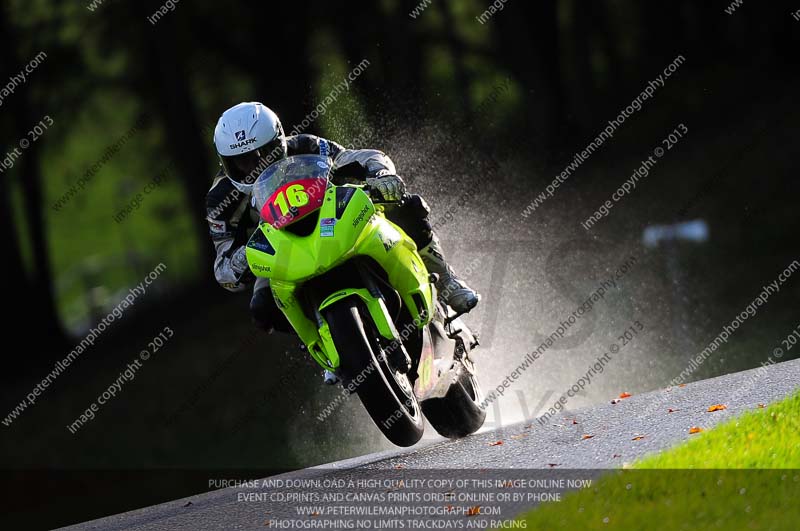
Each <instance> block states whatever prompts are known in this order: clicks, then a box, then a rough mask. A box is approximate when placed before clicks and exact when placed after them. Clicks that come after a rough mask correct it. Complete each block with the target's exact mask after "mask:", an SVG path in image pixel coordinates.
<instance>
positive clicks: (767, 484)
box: [523, 393, 800, 530]
mask: <svg viewBox="0 0 800 531" xmlns="http://www.w3.org/2000/svg"><path fill="white" fill-rule="evenodd" d="M792 469H793V470H792ZM798 469H800V393H796V394H794V395H793V396H791V397H789V398H787V399H785V400H783V401H781V402H778V403H776V404H773V405H771V406H769V407H768V408H764V409H758V410H756V411H752V412H748V413H746V414H744V415H742V416H741V417H738V418H736V419H733V420H731V421H729V422H727V423H725V424H723V425H721V426H719V427H717V428H715V429H713V430H710V431H709V432H706V433H701V434H699V435H697V436H694V438H692V439H691V440H690V441H688V442H687V443H685V444H682V445H680V446H678V447H676V448H674V449H672V450H669V451H666V452H664V453H661V454H657V455H655V456H652V457H649V458H646V459H644V460H642V461H640V462H638V463H636V464H635V465H634V466H633V468H632V469H629V470H620V471H616V472H613V473H611V474H609V475H607V476H604V477H602V478H601V479H599V480H598V481H596V482H595V483H594V484H593V485H592V487H591V488H588V489H584V490H582V491H580V492H576V493H572V494H569V495H567V496H565V497H564V499H563V500H562V501H561V502H555V503H548V504H544V505H542V506H540V507H539V508H537V509H535V510H533V511H531V512H530V513H528V514H527V515H525V516H524V517H523V519H524V520H526V521H527V528H528V529H625V530H634V529H636V530H638V529H698V530H699V529H797V528H798V525H800V503H798V499H800V471H798Z"/></svg>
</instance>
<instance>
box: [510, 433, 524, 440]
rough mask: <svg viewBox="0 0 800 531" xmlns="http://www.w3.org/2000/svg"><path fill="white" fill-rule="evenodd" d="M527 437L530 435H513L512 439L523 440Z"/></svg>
mask: <svg viewBox="0 0 800 531" xmlns="http://www.w3.org/2000/svg"><path fill="white" fill-rule="evenodd" d="M527 436H528V434H527V433H520V434H518V435H512V436H511V438H512V439H523V438H525V437H527Z"/></svg>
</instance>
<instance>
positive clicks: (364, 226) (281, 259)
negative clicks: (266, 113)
mask: <svg viewBox="0 0 800 531" xmlns="http://www.w3.org/2000/svg"><path fill="white" fill-rule="evenodd" d="M332 167H333V165H332V161H331V160H330V159H329V158H327V157H324V156H320V155H297V156H293V157H288V158H286V159H283V160H281V161H279V162H277V163H275V164H273V165H271V166H270V167H269V168H267V170H265V171H264V172H263V173H262V174H261V175H260V176H259V178H258V179H257V180H256V182H255V183H254V186H253V198H254V199H253V200H254V204H255V206H256V208H257V209H258V210H259V212H260V216H261V223H260V224H259V227H258V229H257V230H256V231H255V232H254V233H253V235H252V236H251V238H250V240H249V241H248V243H247V247H246V254H247V261H248V264H249V267H250V270H251V271H252V272H253V274H254V275H256V276H260V277H266V278H269V279H270V286H271V288H272V293H273V296H274V298H275V302H276V304H277V305H278V307H279V308H280V309H281V311H282V312H283V314H284V315H285V316H286V318H287V320H288V321H289V323H290V324H291V325H292V327H293V328H294V330H295V332H296V333H297V335H298V336H299V338H300V340H301V341H302V342H303V345H304V347H305V349H306V350H307V351H308V353H309V354H310V355H311V357H312V358H313V359H314V360H315V361H316V362H317V363H318V364H319V365H320V366H321V367H322V368H324V369H326V370H329V371H332V372H333V373H334V374H336V375H337V376H338V377H339V379H340V381H341V383H342V385H343V386H344V387H345V389H347V390H348V391H350V392H355V393H356V394H357V395H358V397H359V398H360V400H361V402H362V404H363V405H364V407H365V409H366V410H367V412H368V413H369V415H370V417H371V418H372V420H373V421H374V422H375V424H376V425H377V427H378V428H379V429H380V430H381V431H382V432H383V434H384V435H385V436H386V437H387V438H388V439H389V440H390V441H391V442H392V443H394V444H396V445H398V446H411V445H413V444H415V443H416V442H417V441H419V440H420V438H421V437H422V434H423V430H424V421H423V416H424V417H425V418H427V420H428V422H429V423H430V424H431V425H432V426H433V428H434V429H435V430H436V431H437V432H438V433H439V434H441V435H443V436H445V437H449V438H459V437H464V436H466V435H469V434H470V433H474V432H475V431H477V430H478V429H479V428H480V427H481V426H482V425H483V422H484V420H485V417H486V412H485V411H484V410H483V408H482V407H481V406H480V404H481V402H482V401H483V393H482V391H481V388H480V385H479V384H478V380H477V377H476V372H475V366H474V364H473V361H472V359H471V358H472V352H473V350H474V349H475V348H476V347H477V346H478V339H477V337H476V335H475V334H473V333H472V332H471V331H470V330H469V328H468V327H467V326H466V325H465V324H464V323H463V321H462V320H461V319H460V314H457V313H455V312H454V311H453V310H452V309H451V308H449V307H448V306H446V305H445V304H444V303H443V302H442V301H441V300H440V299H439V297H438V296H437V292H436V288H435V286H434V284H435V282H436V280H437V277H436V275H435V274H430V273H429V272H428V270H427V269H426V267H425V265H424V263H423V261H422V258H421V257H420V255H419V253H418V252H417V248H416V245H415V244H414V242H413V241H412V240H411V239H410V238H409V237H408V236H407V235H406V234H405V233H404V232H403V230H402V229H401V228H400V227H398V226H397V225H395V224H394V223H392V222H391V221H389V220H388V219H386V217H385V215H384V210H385V205H384V204H381V203H380V202H379V201H377V197H376V200H374V201H373V199H372V197H373V196H377V195H378V194H376V193H375V192H373V191H371V190H370V189H369V188H368V187H367V186H365V185H354V184H344V185H341V186H336V185H334V184H333V183H332V182H331V179H330V175H331V171H332Z"/></svg>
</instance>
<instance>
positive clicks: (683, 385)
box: [678, 384, 686, 387]
mask: <svg viewBox="0 0 800 531" xmlns="http://www.w3.org/2000/svg"><path fill="white" fill-rule="evenodd" d="M678 387H686V384H678Z"/></svg>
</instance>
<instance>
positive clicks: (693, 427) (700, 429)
mask: <svg viewBox="0 0 800 531" xmlns="http://www.w3.org/2000/svg"><path fill="white" fill-rule="evenodd" d="M701 431H703V428H698V427H697V426H692V427H691V428H689V433H700V432H701Z"/></svg>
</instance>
